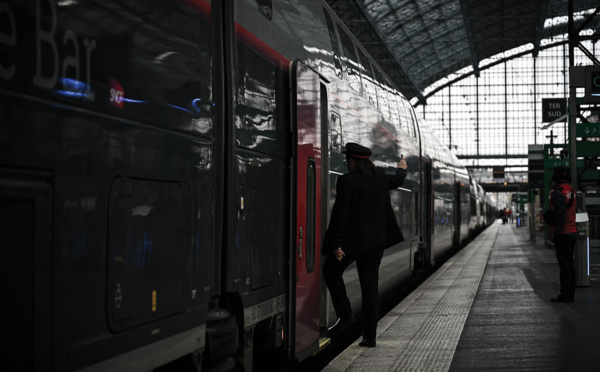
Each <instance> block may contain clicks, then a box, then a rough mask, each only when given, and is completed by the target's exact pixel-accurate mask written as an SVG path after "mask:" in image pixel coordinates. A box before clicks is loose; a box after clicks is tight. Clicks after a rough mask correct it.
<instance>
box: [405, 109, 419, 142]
mask: <svg viewBox="0 0 600 372" xmlns="http://www.w3.org/2000/svg"><path fill="white" fill-rule="evenodd" d="M406 104H407V105H408V107H407V110H408V112H410V116H411V119H412V120H411V122H412V132H413V138H414V139H417V138H418V137H419V130H418V129H417V125H418V124H419V122H418V120H417V115H415V110H413V108H412V106H411V105H410V103H409V102H408V101H406Z"/></svg>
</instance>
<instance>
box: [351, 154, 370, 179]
mask: <svg viewBox="0 0 600 372" xmlns="http://www.w3.org/2000/svg"><path fill="white" fill-rule="evenodd" d="M352 159H354V164H355V165H356V169H355V172H359V173H361V174H364V175H366V176H371V177H372V176H374V175H375V164H373V162H372V161H371V160H370V159H360V158H355V157H352ZM349 161H350V156H348V155H346V162H349Z"/></svg>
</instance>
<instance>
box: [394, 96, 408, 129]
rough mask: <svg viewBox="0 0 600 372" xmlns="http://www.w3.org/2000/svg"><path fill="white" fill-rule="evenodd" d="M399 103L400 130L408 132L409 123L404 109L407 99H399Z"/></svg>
mask: <svg viewBox="0 0 600 372" xmlns="http://www.w3.org/2000/svg"><path fill="white" fill-rule="evenodd" d="M397 99H398V100H397V102H398V106H397V107H398V120H399V124H400V129H401V130H405V131H407V130H408V123H407V122H406V112H405V107H404V101H405V99H404V98H403V97H399V96H398V97H397Z"/></svg>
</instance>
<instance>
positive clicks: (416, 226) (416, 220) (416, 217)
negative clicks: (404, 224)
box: [413, 191, 421, 236]
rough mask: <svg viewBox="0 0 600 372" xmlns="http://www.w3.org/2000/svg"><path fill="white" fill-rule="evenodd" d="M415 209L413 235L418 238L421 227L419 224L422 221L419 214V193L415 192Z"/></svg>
mask: <svg viewBox="0 0 600 372" xmlns="http://www.w3.org/2000/svg"><path fill="white" fill-rule="evenodd" d="M414 203H415V205H414V209H415V213H414V219H413V235H414V236H418V235H419V226H420V225H421V224H420V223H419V220H420V219H421V216H420V214H419V211H420V210H421V209H420V208H419V203H420V200H419V192H418V191H415V200H414Z"/></svg>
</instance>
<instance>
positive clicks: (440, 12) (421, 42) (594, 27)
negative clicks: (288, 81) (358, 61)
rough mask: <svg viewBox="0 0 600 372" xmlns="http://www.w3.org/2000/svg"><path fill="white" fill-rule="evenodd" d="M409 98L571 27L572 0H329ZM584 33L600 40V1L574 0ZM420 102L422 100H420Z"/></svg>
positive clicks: (555, 38)
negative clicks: (569, 25)
mask: <svg viewBox="0 0 600 372" xmlns="http://www.w3.org/2000/svg"><path fill="white" fill-rule="evenodd" d="M326 1H327V3H328V4H329V5H330V6H331V8H332V9H333V10H334V11H335V12H336V13H337V14H338V16H339V17H340V18H342V20H343V22H344V23H345V24H346V25H347V26H348V28H349V29H350V30H351V31H352V32H353V33H354V35H355V36H356V37H357V38H358V39H359V40H360V41H361V42H362V43H363V45H365V47H366V48H367V49H368V51H369V52H370V53H371V55H373V57H374V58H375V59H376V60H377V61H378V63H379V64H380V65H381V66H382V67H383V68H384V70H386V73H387V74H388V75H389V76H390V78H391V79H392V80H393V81H394V83H395V84H396V85H397V86H398V87H399V89H400V90H401V91H402V92H403V93H404V95H405V96H406V97H407V98H409V99H411V100H412V99H413V98H414V99H416V100H419V101H421V103H425V99H426V97H427V96H428V95H430V94H431V93H433V92H434V91H435V90H437V89H440V88H442V87H443V86H444V85H446V84H448V83H450V82H452V81H457V80H460V79H461V78H462V77H464V76H468V75H475V76H479V74H480V71H481V70H482V69H485V68H487V67H491V66H493V65H494V64H495V63H498V62H500V61H502V60H506V59H510V58H512V57H513V56H515V55H522V54H523V53H528V52H531V53H532V54H533V55H534V56H536V55H537V54H538V53H539V50H540V49H543V48H545V47H548V46H550V45H552V44H556V43H564V42H565V41H566V40H567V38H566V35H567V33H568V18H569V17H568V15H569V14H570V13H569V6H568V4H569V0H499V1H487V0H326ZM571 1H572V2H573V15H574V17H573V18H574V29H577V28H580V27H582V28H583V29H582V30H581V32H579V34H578V38H579V39H580V40H598V38H599V36H600V16H594V15H595V14H597V13H598V11H599V9H600V6H599V5H598V1H597V0H571ZM413 102H415V100H413Z"/></svg>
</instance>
